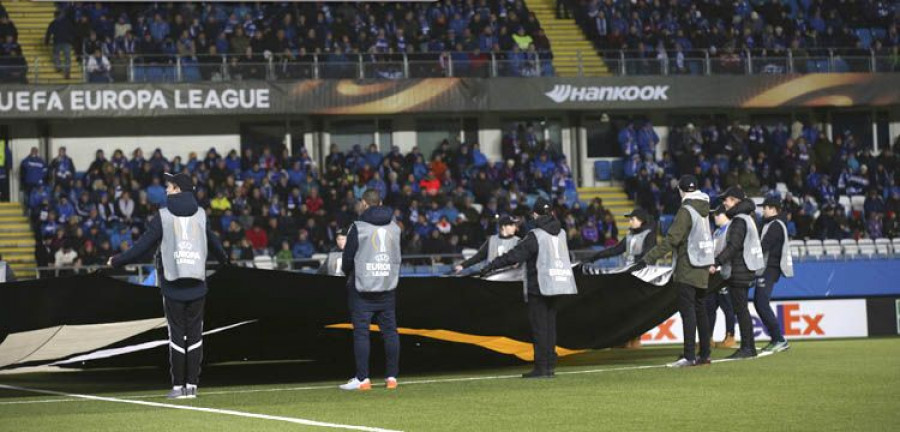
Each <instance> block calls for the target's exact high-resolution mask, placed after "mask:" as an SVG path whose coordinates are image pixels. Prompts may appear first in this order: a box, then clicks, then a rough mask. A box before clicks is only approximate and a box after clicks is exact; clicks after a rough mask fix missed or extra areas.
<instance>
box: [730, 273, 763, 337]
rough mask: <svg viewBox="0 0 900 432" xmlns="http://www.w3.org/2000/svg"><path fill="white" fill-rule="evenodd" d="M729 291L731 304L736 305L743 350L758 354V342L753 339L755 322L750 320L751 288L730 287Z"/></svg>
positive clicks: (735, 310)
mask: <svg viewBox="0 0 900 432" xmlns="http://www.w3.org/2000/svg"><path fill="white" fill-rule="evenodd" d="M728 291H729V292H730V293H731V303H732V304H733V305H734V313H735V315H737V321H738V327H740V329H741V349H742V350H746V351H752V352H756V341H755V340H754V339H753V320H752V319H751V318H750V307H749V305H748V304H747V297H748V295H749V294H748V293H749V291H750V286H749V285H747V286H734V285H730V286H729V287H728Z"/></svg>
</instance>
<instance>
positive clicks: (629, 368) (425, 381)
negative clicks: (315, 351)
mask: <svg viewBox="0 0 900 432" xmlns="http://www.w3.org/2000/svg"><path fill="white" fill-rule="evenodd" d="M772 354H774V353H772V352H761V353H759V354H758V355H757V356H756V357H755V358H760V357H767V356H770V355H772ZM742 360H752V359H717V360H713V361H712V362H713V363H726V362H734V361H742ZM665 367H666V365H665V364H657V365H641V366H637V365H635V366H622V367H617V368H607V369H584V370H576V371H561V372H557V373H556V374H557V375H581V374H596V373H604V372H621V371H632V370H644V369H663V368H665ZM521 376H522V375H519V374H516V375H489V376H473V377H458V378H434V379H423V380H413V381H402V382H401V385H402V386H408V385H416V384H443V383H452V382H471V381H488V380H502V379H512V378H521ZM373 386H375V387H382V386H383V384H373ZM0 387H2V385H0ZM336 388H337V384H333V385H321V386H304V387H281V388H265V389H250V390H220V391H209V392H206V391H204V392H201V393H200V395H201V396H213V395H233V394H244V393H271V392H288V391H308V390H334V389H336ZM62 394H64V393H61V394H60V395H62ZM161 397H162V395H160V394H152V395H137V396H119V398H121V399H124V400H129V399H154V398H161ZM78 400H79V399H45V400H33V401H6V402H0V405H19V404H32V403H54V402H76V401H78Z"/></svg>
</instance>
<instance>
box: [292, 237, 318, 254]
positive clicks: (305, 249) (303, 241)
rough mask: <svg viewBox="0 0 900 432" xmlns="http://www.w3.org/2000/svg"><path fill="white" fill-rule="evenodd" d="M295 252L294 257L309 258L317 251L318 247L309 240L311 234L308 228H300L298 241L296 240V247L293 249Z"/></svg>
mask: <svg viewBox="0 0 900 432" xmlns="http://www.w3.org/2000/svg"><path fill="white" fill-rule="evenodd" d="M291 252H292V253H293V256H294V259H307V258H310V257H312V256H313V254H314V253H316V248H315V246H314V245H313V244H312V242H310V241H309V234H308V233H307V231H306V230H300V233H299V234H298V235H297V241H296V242H294V247H293V248H292V249H291Z"/></svg>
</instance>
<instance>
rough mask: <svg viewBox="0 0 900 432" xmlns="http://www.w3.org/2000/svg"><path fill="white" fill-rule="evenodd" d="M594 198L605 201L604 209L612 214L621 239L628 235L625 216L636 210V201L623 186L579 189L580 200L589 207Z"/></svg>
mask: <svg viewBox="0 0 900 432" xmlns="http://www.w3.org/2000/svg"><path fill="white" fill-rule="evenodd" d="M594 198H600V199H601V200H603V207H605V208H606V209H607V210H609V211H610V212H612V214H613V216H615V218H616V227H617V228H619V238H622V237H625V234H628V218H626V217H625V215H626V214H627V213H629V212H631V210H634V201H632V200H631V199H629V198H628V195H627V194H626V193H625V189H624V188H622V187H621V186H600V187H585V188H578V199H579V200H581V201H584V202H585V203H587V204H588V205H589V204H590V203H591V201H593V200H594Z"/></svg>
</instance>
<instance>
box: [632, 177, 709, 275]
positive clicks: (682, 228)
mask: <svg viewBox="0 0 900 432" xmlns="http://www.w3.org/2000/svg"><path fill="white" fill-rule="evenodd" d="M692 197H693V198H692ZM685 206H691V207H693V208H694V210H696V211H697V213H699V214H700V216H701V217H704V218H705V217H708V216H709V197H708V196H707V195H706V194H704V193H701V192H694V193H691V194H689V195H688V196H687V199H685V200H684V202H683V203H682V206H681V208H679V209H678V212H677V213H675V220H673V221H672V226H671V227H669V232H668V233H666V236H665V237H664V238H663V239H662V242H660V243H659V244H658V245H656V247H654V248H653V249H652V250H650V251H648V252H647V253H646V254H644V258H643V259H642V261H643V262H644V263H646V264H655V263H656V261H658V260H660V259H662V258H663V257H664V256H666V254H667V253H669V252H672V253H673V254H675V272H674V274H673V275H672V281H674V282H675V283H682V284H687V285H690V286H692V287H695V288H701V289H706V288H707V286H708V284H709V268H708V267H694V266H692V265H691V262H690V259H689V258H688V255H687V238H688V235H689V234H690V233H691V227H692V226H693V224H692V223H691V214H690V213H688V210H687V209H686V208H684V207H685Z"/></svg>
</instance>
